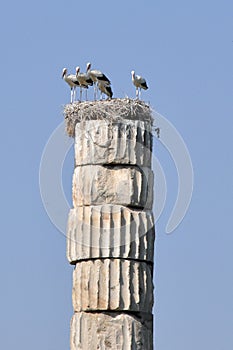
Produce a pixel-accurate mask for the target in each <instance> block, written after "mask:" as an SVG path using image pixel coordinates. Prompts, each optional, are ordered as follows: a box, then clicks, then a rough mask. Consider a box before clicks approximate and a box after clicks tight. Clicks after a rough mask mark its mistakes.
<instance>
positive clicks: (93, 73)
mask: <svg viewBox="0 0 233 350" xmlns="http://www.w3.org/2000/svg"><path fill="white" fill-rule="evenodd" d="M86 73H87V74H88V76H89V77H90V78H91V79H92V81H93V83H94V99H95V100H96V97H97V96H96V95H97V83H98V82H102V83H104V85H105V87H106V86H110V85H111V82H110V80H109V79H108V78H107V77H106V75H105V74H104V73H102V72H101V71H100V70H97V69H92V70H91V63H90V62H88V63H87V69H86Z"/></svg>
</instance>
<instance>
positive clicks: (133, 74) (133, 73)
mask: <svg viewBox="0 0 233 350" xmlns="http://www.w3.org/2000/svg"><path fill="white" fill-rule="evenodd" d="M131 75H132V78H133V77H134V76H135V71H134V70H132V72H131Z"/></svg>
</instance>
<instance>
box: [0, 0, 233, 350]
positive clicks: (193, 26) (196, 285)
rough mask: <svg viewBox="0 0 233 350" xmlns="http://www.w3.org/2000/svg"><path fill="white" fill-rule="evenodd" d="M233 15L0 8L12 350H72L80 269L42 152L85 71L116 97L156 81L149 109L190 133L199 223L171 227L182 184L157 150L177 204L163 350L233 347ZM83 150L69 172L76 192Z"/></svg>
mask: <svg viewBox="0 0 233 350" xmlns="http://www.w3.org/2000/svg"><path fill="white" fill-rule="evenodd" d="M232 19H233V5H232V2H230V1H227V0H223V1H221V2H220V1H216V2H212V1H210V0H206V1H205V2H203V1H200V0H197V1H195V2H187V1H184V0H178V1H176V2H174V1H173V2H172V1H160V0H158V1H145V2H142V1H127V2H126V1H122V0H118V1H117V2H112V3H111V2H109V1H98V2H94V1H90V2H88V3H85V2H78V1H73V0H72V1H69V2H65V1H64V2H62V1H60V2H58V3H55V2H54V3H51V2H48V1H44V0H41V1H40V2H36V3H35V2H31V1H26V0H22V1H20V2H16V1H15V2H13V1H8V2H5V3H3V4H2V5H1V23H0V26H1V30H0V38H1V67H2V69H1V121H2V128H1V130H2V132H1V149H0V152H1V161H2V170H1V178H2V180H1V199H2V200H1V212H2V219H1V224H2V230H1V231H2V235H1V237H2V245H1V247H2V249H1V258H0V259H1V263H0V271H1V316H0V328H1V332H2V335H1V345H2V348H4V349H15V348H17V349H24V350H29V349H31V348H32V347H33V349H34V350H41V349H45V350H54V349H56V350H62V349H67V348H68V347H69V321H70V318H71V315H72V305H71V286H72V281H71V274H72V268H71V267H70V266H69V265H68V262H67V260H66V257H65V250H66V242H65V237H64V236H63V235H62V234H60V233H59V232H58V231H57V230H56V228H55V227H54V226H53V225H52V223H51V222H50V220H49V218H48V216H47V214H46V212H45V211H44V208H43V205H42V202H41V198H40V191H39V184H38V174H39V164H40V158H41V154H42V151H43V148H44V145H45V144H46V142H47V140H48V138H49V136H50V134H51V133H52V132H53V130H54V129H55V128H56V127H57V125H58V124H59V123H60V122H61V121H62V118H63V116H62V108H63V105H64V104H65V103H67V102H68V101H69V89H68V87H67V86H66V84H65V83H64V82H63V81H62V80H61V71H62V68H63V67H65V66H66V67H67V68H68V69H69V70H70V71H71V70H74V68H75V67H76V66H77V65H80V66H81V68H82V70H84V68H85V64H86V62H87V61H91V62H92V63H93V65H94V66H95V67H96V68H100V69H101V70H103V71H104V72H105V73H106V74H107V75H108V76H109V77H110V78H111V81H112V84H113V92H114V96H115V97H124V96H125V95H128V96H131V97H134V89H133V86H132V84H131V78H130V71H131V70H132V69H135V71H136V73H140V74H142V75H143V76H145V77H146V78H147V81H148V84H149V90H148V91H146V92H143V95H142V96H143V97H144V98H145V100H146V101H150V104H151V105H152V106H153V107H154V108H155V109H156V110H157V111H158V112H159V113H161V114H162V115H163V116H165V117H166V118H167V119H168V120H169V121H170V122H171V123H172V124H173V125H174V126H175V127H176V129H177V130H178V131H179V133H180V134H181V135H182V137H183V139H184V140H185V143H186V145H187V147H188V149H189V152H190V155H191V158H192V162H193V167H194V174H195V184H194V192H193V198H192V202H191V205H190V208H189V211H188V213H187V215H186V217H185V218H184V220H183V221H182V223H181V224H180V226H179V227H178V228H177V229H176V231H175V232H173V234H171V235H166V234H165V226H166V223H167V220H168V218H169V216H170V213H171V210H172V208H173V205H174V201H175V198H176V192H177V174H176V170H175V166H174V164H173V162H172V159H171V158H170V156H169V154H168V153H167V151H166V150H165V149H164V147H163V146H162V145H161V143H160V142H159V141H155V152H156V156H157V158H158V159H159V161H160V163H161V165H162V166H163V170H164V172H165V175H166V180H167V186H168V198H167V202H166V207H165V210H164V212H163V214H162V216H161V217H160V219H159V221H158V223H157V243H156V257H155V258H156V260H155V284H156V291H155V295H156V305H155V328H156V330H155V344H156V350H165V349H166V350H174V349H179V350H187V349H188V350H196V349H197V348H198V349H201V350H202V349H203V350H204V349H211V350H219V349H221V350H228V349H231V348H232V347H233V336H232V322H233V302H232V293H233V273H232V264H233V258H232V247H233V235H232V222H231V217H232V192H233V185H232V179H233V168H232V157H231V153H232V139H233V137H232V136H233V135H232V134H233V131H232V130H233V122H232V115H233V104H232V93H233V89H232V85H233V84H232V79H233V65H232V62H233V24H232V23H233V21H232ZM72 167H73V160H72V152H70V154H69V155H68V157H67V159H66V161H65V165H64V169H63V178H64V188H65V191H66V193H67V196H68V197H69V196H70V191H71V176H72V170H73V169H72Z"/></svg>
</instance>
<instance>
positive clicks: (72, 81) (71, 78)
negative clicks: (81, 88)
mask: <svg viewBox="0 0 233 350" xmlns="http://www.w3.org/2000/svg"><path fill="white" fill-rule="evenodd" d="M62 79H64V80H65V82H66V83H67V84H68V85H69V86H70V89H71V90H70V102H71V103H72V102H74V101H75V98H76V86H78V85H79V82H78V80H77V78H76V75H74V74H68V75H67V68H63V71H62Z"/></svg>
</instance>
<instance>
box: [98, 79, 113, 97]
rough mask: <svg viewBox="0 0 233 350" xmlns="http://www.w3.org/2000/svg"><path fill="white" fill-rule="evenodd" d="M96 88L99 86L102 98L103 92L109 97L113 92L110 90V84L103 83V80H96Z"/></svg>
mask: <svg viewBox="0 0 233 350" xmlns="http://www.w3.org/2000/svg"><path fill="white" fill-rule="evenodd" d="M98 88H99V90H100V93H101V96H100V98H101V99H102V98H103V94H105V95H107V96H108V97H109V99H111V98H112V96H113V92H112V89H111V86H110V85H105V83H104V82H102V81H98Z"/></svg>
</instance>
